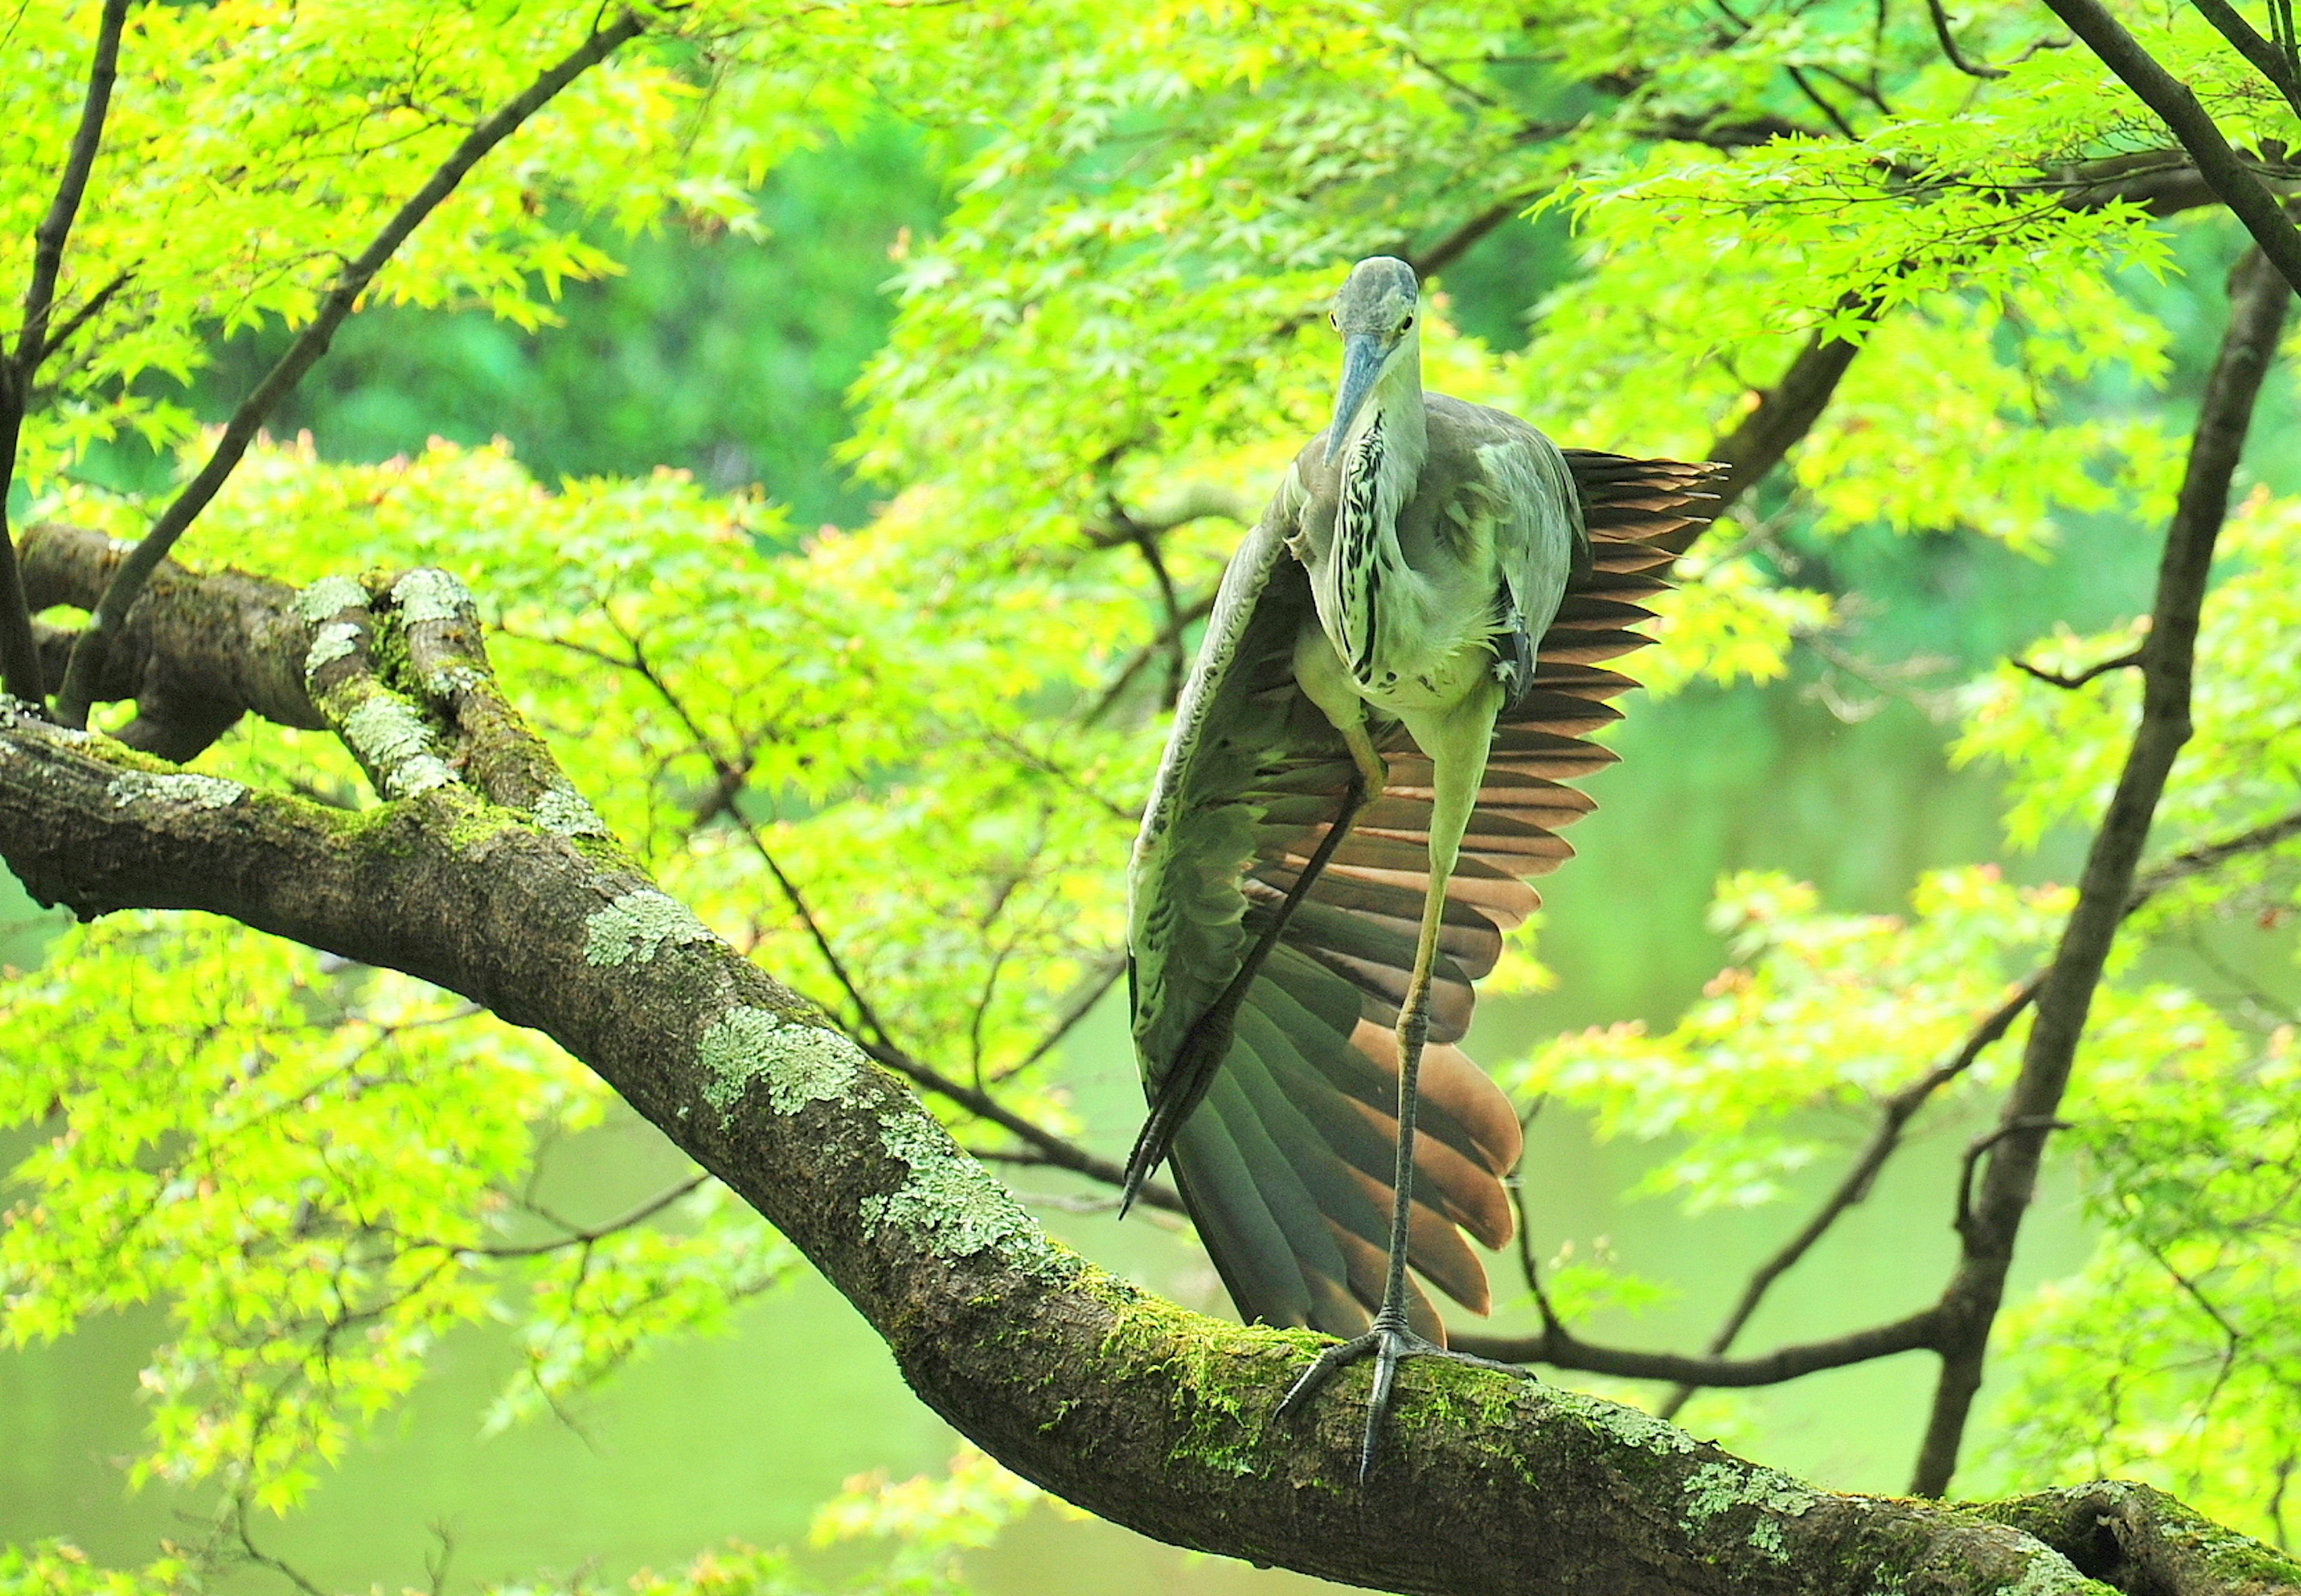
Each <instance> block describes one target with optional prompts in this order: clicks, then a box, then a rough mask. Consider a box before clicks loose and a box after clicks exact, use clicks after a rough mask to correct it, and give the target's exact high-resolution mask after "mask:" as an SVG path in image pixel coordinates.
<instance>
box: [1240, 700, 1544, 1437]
mask: <svg viewBox="0 0 2301 1596" xmlns="http://www.w3.org/2000/svg"><path fill="white" fill-rule="evenodd" d="M1501 701H1502V689H1500V688H1499V687H1491V686H1490V687H1489V688H1488V689H1486V690H1483V691H1480V692H1478V693H1476V694H1474V695H1472V697H1471V698H1469V699H1468V700H1466V701H1465V702H1464V703H1462V704H1460V705H1458V706H1455V707H1454V708H1453V709H1452V710H1450V711H1445V712H1443V713H1440V714H1427V715H1409V716H1407V717H1405V718H1406V721H1407V726H1408V729H1409V730H1410V731H1412V732H1413V733H1414V740H1415V741H1416V742H1418V744H1420V745H1421V748H1422V750H1423V752H1424V753H1426V754H1427V755H1428V756H1430V764H1431V786H1432V794H1431V798H1432V802H1431V809H1430V884H1429V887H1428V889H1427V890H1426V891H1425V893H1424V895H1423V900H1422V929H1421V934H1420V936H1419V937H1418V939H1417V940H1416V943H1415V948H1414V973H1413V974H1412V976H1411V977H1410V979H1409V981H1408V982H1407V989H1406V1000H1405V1002H1404V1003H1402V1005H1401V1006H1400V1007H1399V1015H1398V1164H1397V1169H1396V1174H1395V1175H1394V1177H1393V1207H1392V1209H1391V1221H1390V1270H1389V1274H1388V1277H1387V1278H1386V1280H1385V1283H1384V1287H1383V1295H1382V1306H1381V1307H1380V1308H1378V1309H1377V1310H1376V1313H1375V1320H1374V1328H1373V1329H1371V1330H1369V1331H1368V1333H1366V1334H1364V1335H1362V1336H1360V1337H1358V1338H1356V1339H1355V1340H1352V1341H1343V1342H1341V1343H1339V1344H1338V1345H1335V1346H1333V1347H1329V1348H1327V1349H1326V1350H1325V1351H1324V1352H1322V1353H1320V1354H1319V1355H1318V1361H1317V1362H1315V1363H1313V1364H1312V1365H1311V1366H1309V1368H1308V1369H1306V1370H1305V1371H1303V1374H1302V1377H1301V1379H1300V1380H1297V1381H1296V1382H1295V1383H1294V1388H1293V1390H1292V1391H1288V1392H1287V1393H1286V1398H1285V1400H1284V1401H1283V1402H1281V1403H1280V1404H1279V1411H1280V1412H1281V1413H1286V1412H1290V1411H1292V1410H1293V1409H1294V1408H1297V1407H1298V1406H1300V1405H1301V1402H1303V1401H1304V1400H1307V1399H1308V1398H1309V1396H1310V1395H1311V1394H1312V1393H1313V1392H1315V1391H1318V1388H1319V1387H1320V1386H1322V1385H1324V1384H1325V1383H1326V1382H1327V1381H1328V1380H1330V1379H1332V1378H1333V1377H1334V1375H1335V1373H1336V1372H1337V1371H1339V1370H1341V1369H1342V1368H1343V1367H1344V1366H1347V1365H1350V1364H1352V1363H1355V1362H1357V1361H1358V1360H1359V1359H1360V1358H1373V1359H1374V1360H1375V1374H1374V1391H1373V1394H1372V1396H1371V1398H1370V1399H1369V1400H1368V1408H1367V1428H1366V1440H1365V1441H1364V1443H1363V1446H1362V1447H1361V1450H1360V1454H1359V1473H1360V1478H1361V1479H1363V1478H1365V1477H1366V1475H1368V1474H1369V1473H1371V1472H1372V1470H1373V1468H1374V1460H1375V1455H1376V1451H1377V1450H1378V1449H1379V1447H1380V1443H1381V1440H1382V1426H1383V1421H1384V1418H1385V1415H1386V1414H1387V1413H1388V1411H1389V1408H1390V1395H1391V1388H1392V1385H1393V1383H1394V1382H1395V1380H1396V1379H1397V1375H1398V1365H1399V1362H1400V1360H1401V1359H1402V1358H1410V1357H1416V1356H1419V1355H1424V1354H1428V1353H1434V1352H1435V1353H1441V1354H1444V1355H1445V1356H1449V1357H1456V1358H1464V1359H1465V1361H1468V1362H1476V1363H1485V1361H1486V1360H1485V1359H1484V1358H1467V1357H1466V1356H1465V1355H1464V1354H1460V1353H1448V1352H1447V1351H1446V1349H1444V1348H1443V1347H1440V1346H1437V1345H1436V1344H1435V1343H1433V1342H1431V1341H1426V1340H1424V1339H1423V1338H1422V1337H1421V1336H1419V1335H1417V1334H1415V1333H1414V1332H1413V1331H1412V1330H1411V1329H1410V1328H1409V1325H1408V1322H1407V1316H1406V1301H1407V1296H1406V1290H1407V1288H1406V1266H1407V1242H1408V1236H1409V1233H1410V1228H1411V1224H1412V1217H1413V1212H1414V1120H1415V1109H1416V1108H1417V1107H1418V1105H1419V1101H1420V1096H1421V1093H1420V1080H1421V1074H1422V1049H1423V1045H1424V1044H1425V1043H1426V1042H1427V1040H1429V1034H1430V981H1431V974H1432V971H1433V969H1434V968H1435V965H1436V964H1437V957H1438V933H1439V931H1440V928H1441V926H1442V924H1443V921H1444V917H1445V912H1446V883H1447V882H1448V880H1449V879H1450V878H1451V877H1452V875H1453V873H1454V864H1455V861H1456V859H1457V858H1458V857H1459V856H1460V850H1461V846H1462V834H1463V832H1464V831H1467V830H1468V827H1469V823H1470V813H1471V811H1472V810H1473V809H1474V808H1475V807H1476V806H1477V800H1478V789H1479V788H1480V787H1481V786H1483V785H1484V784H1485V773H1486V755H1487V751H1488V749H1489V748H1491V746H1492V744H1493V740H1494V714H1495V712H1496V711H1497V710H1498V709H1499V708H1500V707H1501ZM1503 1367H1506V1366H1503ZM1510 1372H1512V1373H1519V1372H1520V1371H1518V1370H1511V1371H1510Z"/></svg>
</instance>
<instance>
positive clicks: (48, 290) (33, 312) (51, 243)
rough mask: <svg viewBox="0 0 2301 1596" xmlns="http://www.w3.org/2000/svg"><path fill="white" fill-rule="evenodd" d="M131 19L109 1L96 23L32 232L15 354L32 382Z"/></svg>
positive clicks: (116, 1) (119, 3)
mask: <svg viewBox="0 0 2301 1596" xmlns="http://www.w3.org/2000/svg"><path fill="white" fill-rule="evenodd" d="M127 21H128V0H104V12H103V14H102V15H101V17H100V18H99V19H98V20H97V22H96V54H95V56H94V58H93V59H92V60H91V61H90V62H89V63H88V94H87V96H86V97H85V98H84V99H83V100H82V101H81V102H80V108H79V128H78V129H77V130H74V132H73V134H72V141H71V151H70V153H69V154H67V155H65V157H64V170H63V177H62V179H60V180H58V182H57V184H56V193H55V197H54V199H53V200H51V201H50V202H49V204H48V213H47V214H46V216H44V217H42V218H41V219H40V225H39V227H38V230H36V231H35V232H34V233H33V235H32V277H31V281H30V283H29V286H27V287H26V288H25V290H24V321H23V324H22V326H21V328H20V329H19V330H18V331H17V334H16V355H15V363H16V370H17V372H19V374H20V375H21V377H22V378H23V380H24V382H25V384H26V386H27V387H29V385H30V382H31V380H32V377H33V375H34V373H36V372H38V370H39V369H40V362H41V361H42V360H44V359H46V357H47V352H48V349H49V347H50V346H49V343H48V315H49V313H50V312H51V311H53V310H54V308H55V302H56V280H57V279H58V278H59V277H61V276H62V275H63V265H64V246H65V244H66V243H67V242H68V241H70V239H71V230H72V223H73V222H74V221H77V220H78V219H79V206H80V201H81V199H82V198H84V197H85V196H86V195H87V193H88V174H89V173H90V172H92V171H95V170H96V150H97V149H98V147H99V146H102V144H103V143H104V121H105V117H106V116H107V115H108V114H109V113H110V112H111V109H112V86H113V80H114V79H116V78H117V77H118V76H119V69H120V36H121V31H122V30H123V29H124V28H125V27H126V25H127Z"/></svg>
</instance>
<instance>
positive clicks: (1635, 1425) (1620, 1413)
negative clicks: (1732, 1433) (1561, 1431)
mask: <svg viewBox="0 0 2301 1596" xmlns="http://www.w3.org/2000/svg"><path fill="white" fill-rule="evenodd" d="M1545 1394H1546V1396H1547V1398H1548V1402H1547V1406H1548V1407H1549V1408H1551V1409H1552V1411H1554V1412H1562V1413H1566V1414H1569V1415H1571V1416H1573V1417H1575V1418H1577V1419H1578V1420H1580V1421H1581V1422H1582V1423H1583V1424H1584V1425H1587V1426H1588V1427H1589V1428H1591V1429H1593V1430H1595V1431H1597V1432H1598V1433H1600V1434H1602V1435H1606V1436H1609V1437H1611V1438H1612V1439H1613V1440H1615V1441H1622V1442H1624V1443H1626V1444H1627V1445H1630V1446H1635V1447H1642V1448H1644V1450H1647V1451H1649V1452H1656V1453H1660V1454H1661V1456H1663V1457H1670V1456H1673V1455H1676V1454H1682V1453H1686V1452H1690V1451H1692V1450H1694V1447H1695V1446H1696V1445H1697V1444H1698V1443H1697V1442H1696V1441H1694V1437H1693V1436H1691V1435H1688V1434H1687V1433H1686V1432H1685V1431H1683V1430H1681V1429H1679V1428H1678V1426H1677V1425H1673V1424H1670V1423H1669V1422H1668V1421H1666V1420H1663V1419H1658V1418H1656V1417H1655V1416H1653V1414H1651V1413H1646V1412H1643V1411H1641V1410H1640V1409H1638V1408H1628V1407H1625V1406H1623V1405H1622V1404H1621V1403H1619V1402H1610V1401H1608V1400H1606V1399H1605V1398H1603V1397H1594V1396H1591V1395H1589V1394H1588V1393H1587V1392H1586V1391H1569V1390H1568V1389H1566V1388H1565V1387H1563V1386H1553V1387H1552V1388H1551V1389H1550V1390H1549V1391H1547V1392H1546V1393H1545Z"/></svg>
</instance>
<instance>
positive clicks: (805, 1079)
mask: <svg viewBox="0 0 2301 1596" xmlns="http://www.w3.org/2000/svg"><path fill="white" fill-rule="evenodd" d="M696 1051H697V1057H698V1059H699V1062H700V1063H701V1064H702V1065H703V1070H704V1075H705V1079H704V1082H703V1096H704V1099H705V1100H707V1102H709V1103H710V1105H711V1106H712V1107H714V1108H716V1109H717V1110H719V1116H720V1118H721V1119H723V1120H724V1119H725V1118H726V1117H727V1116H729V1115H731V1114H732V1113H733V1112H734V1110H735V1105H736V1104H738V1103H739V1102H741V1101H742V1099H743V1098H744V1096H745V1095H746V1094H747V1093H749V1090H751V1087H752V1085H753V1084H754V1083H755V1082H765V1083H766V1092H767V1106H768V1107H771V1108H773V1109H774V1111H775V1112H776V1113H777V1114H782V1115H791V1114H796V1113H798V1112H799V1110H800V1109H801V1108H804V1107H807V1104H809V1103H816V1102H843V1101H846V1100H847V1099H848V1098H849V1095H850V1094H851V1093H852V1092H853V1091H854V1090H855V1087H856V1085H857V1083H858V1082H860V1081H861V1080H862V1078H863V1070H864V1065H865V1059H864V1057H863V1049H860V1048H858V1047H857V1046H856V1045H855V1044H854V1043H853V1042H852V1041H849V1040H848V1039H847V1038H846V1037H843V1036H841V1035H840V1034H839V1033H838V1032H835V1031H825V1030H824V1029H823V1027H821V1026H820V1025H805V1024H793V1023H792V1022H791V1021H790V1020H787V1019H785V1018H784V1017H783V1016H782V1015H779V1014H777V1013H775V1012H774V1010H773V1009H766V1008H751V1007H745V1006H743V1005H740V1004H739V1005H738V1006H736V1007H733V1008H731V1009H729V1010H728V1011H727V1012H726V1013H725V1014H724V1015H721V1016H720V1017H719V1018H718V1019H717V1020H716V1021H715V1022H714V1023H713V1024H712V1026H711V1028H710V1029H709V1030H708V1031H706V1032H704V1033H703V1040H702V1041H701V1042H700V1043H699V1044H698V1045H697V1049H696Z"/></svg>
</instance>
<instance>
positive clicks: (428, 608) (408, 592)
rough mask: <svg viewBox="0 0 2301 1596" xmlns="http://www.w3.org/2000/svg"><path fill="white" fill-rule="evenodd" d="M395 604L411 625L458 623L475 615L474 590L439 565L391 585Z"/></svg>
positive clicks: (420, 570) (405, 577)
mask: <svg viewBox="0 0 2301 1596" xmlns="http://www.w3.org/2000/svg"><path fill="white" fill-rule="evenodd" d="M391 597H392V600H393V602H395V603H397V605H398V606H399V614H400V615H401V617H402V618H403V619H405V620H406V621H408V622H410V623H420V622H424V621H456V620H461V619H463V618H464V617H465V616H467V615H472V614H476V613H477V612H476V608H475V606H473V603H472V590H471V589H469V588H467V587H465V586H464V584H463V582H462V581H459V580H457V579H456V576H455V575H454V574H453V573H452V572H446V571H442V570H440V569H439V567H438V566H437V565H422V566H418V567H417V568H416V569H415V570H413V571H411V572H408V573H407V574H406V575H405V576H403V577H401V578H400V579H399V580H398V581H396V582H394V583H392V585H391Z"/></svg>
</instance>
